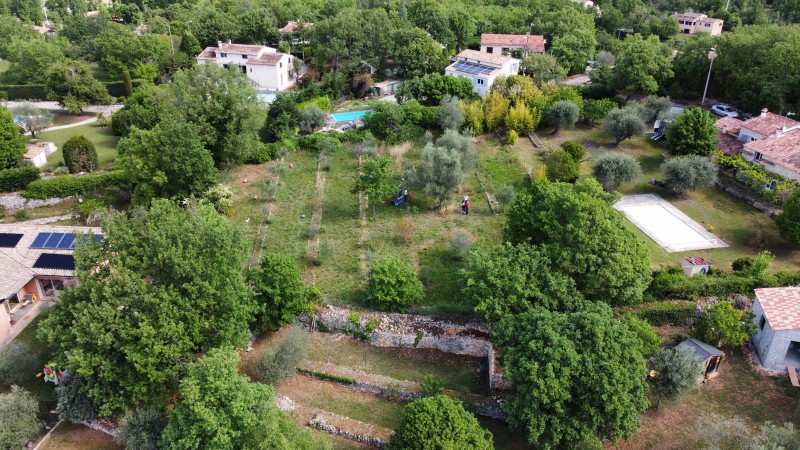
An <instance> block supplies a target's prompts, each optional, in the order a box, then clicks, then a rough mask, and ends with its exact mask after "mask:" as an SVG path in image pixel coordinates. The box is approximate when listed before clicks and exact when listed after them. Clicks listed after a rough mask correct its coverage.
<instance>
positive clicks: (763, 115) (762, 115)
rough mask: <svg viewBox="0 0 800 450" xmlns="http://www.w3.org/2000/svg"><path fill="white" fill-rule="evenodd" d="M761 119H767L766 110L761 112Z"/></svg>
mask: <svg viewBox="0 0 800 450" xmlns="http://www.w3.org/2000/svg"><path fill="white" fill-rule="evenodd" d="M761 117H767V108H764V109H762V110H761Z"/></svg>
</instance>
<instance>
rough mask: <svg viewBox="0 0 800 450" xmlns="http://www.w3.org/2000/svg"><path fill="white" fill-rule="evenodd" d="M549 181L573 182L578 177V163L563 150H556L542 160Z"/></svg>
mask: <svg viewBox="0 0 800 450" xmlns="http://www.w3.org/2000/svg"><path fill="white" fill-rule="evenodd" d="M544 164H545V166H547V176H548V178H550V181H564V182H567V183H574V182H575V180H577V179H578V163H577V162H576V161H575V160H574V159H572V156H570V155H569V153H567V152H565V151H564V150H556V151H554V152H553V153H551V154H550V156H548V157H547V159H545V161H544Z"/></svg>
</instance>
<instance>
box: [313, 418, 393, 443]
mask: <svg viewBox="0 0 800 450" xmlns="http://www.w3.org/2000/svg"><path fill="white" fill-rule="evenodd" d="M308 426H310V427H312V428H316V429H318V430H322V431H325V432H327V433H330V434H333V435H336V436H341V437H343V438H345V439H350V440H351V441H356V442H361V443H362V444H367V445H371V446H373V447H376V448H384V447H386V444H387V442H386V441H384V440H382V439H379V438H376V437H372V436H368V435H365V434H356V433H352V432H350V431H347V430H344V429H341V428H339V427H335V426H333V425H329V424H328V423H327V422H326V421H325V417H324V415H323V414H317V415H315V416H314V417H313V418H312V419H311V421H309V422H308Z"/></svg>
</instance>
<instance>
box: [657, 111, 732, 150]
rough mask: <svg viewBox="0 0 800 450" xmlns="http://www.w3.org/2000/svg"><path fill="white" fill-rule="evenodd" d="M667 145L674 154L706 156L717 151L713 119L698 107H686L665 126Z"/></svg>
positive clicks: (717, 141)
mask: <svg viewBox="0 0 800 450" xmlns="http://www.w3.org/2000/svg"><path fill="white" fill-rule="evenodd" d="M666 137H667V147H668V148H669V151H670V152H671V153H672V154H675V155H700V156H708V155H710V154H712V153H713V152H715V151H717V144H718V143H719V140H718V139H717V127H715V126H714V119H713V118H712V117H711V115H710V114H708V113H707V112H706V111H703V110H702V109H700V108H687V109H686V110H685V111H684V112H683V114H681V115H679V116H678V117H677V118H676V119H675V122H673V123H671V124H670V125H669V127H668V128H667V134H666Z"/></svg>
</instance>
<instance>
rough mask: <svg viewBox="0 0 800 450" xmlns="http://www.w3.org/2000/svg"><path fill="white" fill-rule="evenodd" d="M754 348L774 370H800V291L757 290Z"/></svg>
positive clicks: (787, 289) (790, 288)
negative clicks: (791, 367)
mask: <svg viewBox="0 0 800 450" xmlns="http://www.w3.org/2000/svg"><path fill="white" fill-rule="evenodd" d="M755 294H756V298H755V301H754V302H753V313H754V314H755V317H754V319H753V320H754V321H755V324H756V333H755V334H754V335H753V336H752V342H753V348H754V349H755V351H756V354H757V355H758V358H759V361H760V362H761V365H762V366H764V367H765V368H767V369H770V370H786V368H787V366H789V365H793V366H800V287H797V286H793V287H779V288H765V289H756V290H755Z"/></svg>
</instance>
